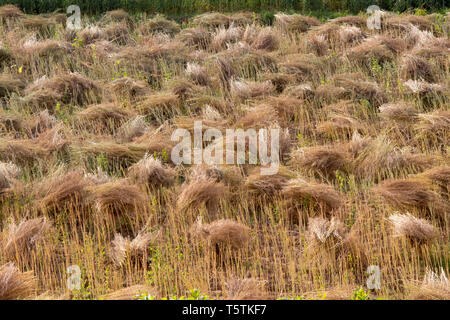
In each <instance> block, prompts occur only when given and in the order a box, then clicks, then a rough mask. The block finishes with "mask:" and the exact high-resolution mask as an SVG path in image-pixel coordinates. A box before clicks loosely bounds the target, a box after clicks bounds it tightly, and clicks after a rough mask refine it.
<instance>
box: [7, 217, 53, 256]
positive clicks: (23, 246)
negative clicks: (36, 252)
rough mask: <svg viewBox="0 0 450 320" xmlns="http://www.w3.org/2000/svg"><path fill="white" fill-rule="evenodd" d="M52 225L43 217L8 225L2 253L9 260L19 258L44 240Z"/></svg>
mask: <svg viewBox="0 0 450 320" xmlns="http://www.w3.org/2000/svg"><path fill="white" fill-rule="evenodd" d="M51 226H52V224H51V222H50V221H48V220H47V218H45V217H41V218H35V219H29V220H22V221H21V222H20V223H19V224H15V223H12V224H10V225H9V226H8V227H7V229H6V231H4V233H6V234H5V243H4V247H3V248H4V252H5V253H6V255H7V256H8V257H10V258H14V257H20V256H21V255H23V254H24V253H26V252H29V251H30V250H32V249H33V248H34V247H35V246H36V243H38V242H39V241H40V240H41V239H43V238H44V236H45V234H46V233H47V232H48V230H49V229H50V228H51Z"/></svg>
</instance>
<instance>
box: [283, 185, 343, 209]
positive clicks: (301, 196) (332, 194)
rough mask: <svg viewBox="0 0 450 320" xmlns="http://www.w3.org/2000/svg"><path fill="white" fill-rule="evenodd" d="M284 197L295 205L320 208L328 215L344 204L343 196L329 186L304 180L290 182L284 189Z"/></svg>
mask: <svg viewBox="0 0 450 320" xmlns="http://www.w3.org/2000/svg"><path fill="white" fill-rule="evenodd" d="M283 195H284V197H285V198H286V199H287V200H288V201H289V202H290V203H291V204H293V205H300V206H306V207H309V206H313V207H315V206H318V207H319V208H320V209H321V211H322V212H324V213H328V212H330V211H332V210H334V209H337V208H339V207H340V206H341V205H342V204H343V202H344V201H343V200H344V198H343V196H342V195H340V194H339V193H338V192H336V191H335V190H334V188H333V187H332V186H330V185H327V184H321V183H309V182H306V181H304V180H302V179H293V180H290V181H288V183H287V184H286V186H285V187H284V188H283Z"/></svg>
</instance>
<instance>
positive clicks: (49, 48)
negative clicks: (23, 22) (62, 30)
mask: <svg viewBox="0 0 450 320" xmlns="http://www.w3.org/2000/svg"><path fill="white" fill-rule="evenodd" d="M72 51H73V47H72V46H71V44H70V43H68V42H65V41H58V40H53V39H47V40H43V41H37V40H36V37H35V36H33V37H31V38H29V39H27V40H26V41H24V42H23V44H22V45H18V46H14V47H13V52H14V54H15V55H16V56H28V58H29V59H33V58H37V57H39V58H48V57H53V58H61V57H64V56H65V55H66V54H68V53H70V52H72Z"/></svg>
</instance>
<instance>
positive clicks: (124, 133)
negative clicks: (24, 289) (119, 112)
mask: <svg viewBox="0 0 450 320" xmlns="http://www.w3.org/2000/svg"><path fill="white" fill-rule="evenodd" d="M147 130H148V125H147V122H145V116H136V117H135V118H133V119H131V120H128V121H127V122H125V123H124V124H123V125H122V126H121V127H120V128H119V129H118V130H117V133H116V137H117V139H118V140H119V141H121V142H130V141H132V140H133V139H135V138H137V137H140V136H142V135H143V134H144V133H145V132H147Z"/></svg>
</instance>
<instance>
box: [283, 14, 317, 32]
mask: <svg viewBox="0 0 450 320" xmlns="http://www.w3.org/2000/svg"><path fill="white" fill-rule="evenodd" d="M318 25H320V21H319V20H318V19H316V18H314V17H309V16H302V15H300V14H292V15H287V14H283V13H278V14H276V15H275V22H274V26H275V27H277V28H280V29H281V30H283V31H288V32H306V31H308V30H309V29H310V28H311V27H313V26H318Z"/></svg>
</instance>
